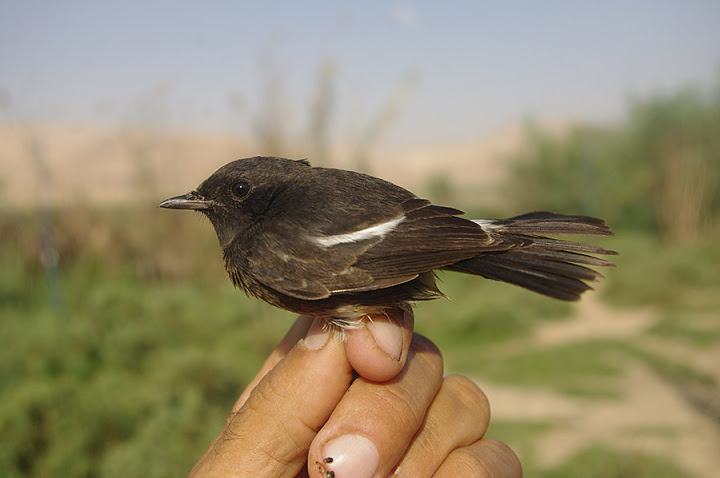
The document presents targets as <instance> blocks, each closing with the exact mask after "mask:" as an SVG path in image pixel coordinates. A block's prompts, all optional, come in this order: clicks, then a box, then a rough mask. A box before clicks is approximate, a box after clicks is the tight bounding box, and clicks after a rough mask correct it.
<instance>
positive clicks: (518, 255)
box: [447, 212, 617, 301]
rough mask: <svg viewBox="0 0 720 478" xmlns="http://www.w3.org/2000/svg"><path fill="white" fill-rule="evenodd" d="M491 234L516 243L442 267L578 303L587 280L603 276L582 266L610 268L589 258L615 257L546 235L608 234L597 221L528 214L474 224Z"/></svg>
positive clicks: (613, 253) (547, 214)
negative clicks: (512, 245) (512, 246)
mask: <svg viewBox="0 0 720 478" xmlns="http://www.w3.org/2000/svg"><path fill="white" fill-rule="evenodd" d="M475 222H476V223H477V224H479V225H480V226H482V227H483V229H485V231H486V232H488V233H489V234H490V235H491V236H503V237H505V238H509V239H511V240H513V242H517V243H519V244H522V245H520V246H519V247H516V248H511V249H509V250H506V251H496V252H487V253H483V254H482V255H478V256H476V257H473V258H472V259H467V260H464V261H461V262H458V263H456V264H453V265H451V266H449V267H447V269H450V270H454V271H459V272H465V273H467V274H475V275H479V276H483V277H487V278H489V279H495V280H499V281H503V282H508V283H510V284H515V285H519V286H520V287H524V288H526V289H529V290H532V291H534V292H538V293H540V294H544V295H547V296H549V297H553V298H556V299H560V300H567V301H573V300H578V299H579V298H580V295H581V294H582V293H583V292H585V291H586V290H591V289H592V287H590V286H589V285H588V284H587V282H589V281H593V280H595V279H598V278H601V277H603V275H602V274H600V273H599V272H597V271H595V270H593V269H590V268H589V267H586V266H600V267H606V266H613V265H614V264H613V263H612V262H609V261H607V260H605V259H601V258H598V257H594V256H591V255H589V254H601V255H616V254H617V252H615V251H611V250H609V249H605V248H603V247H600V246H596V245H593V244H586V243H582V242H574V241H564V240H560V239H553V238H551V237H548V236H551V235H591V236H611V235H613V232H612V231H611V230H610V228H609V227H608V226H607V225H606V224H605V221H603V220H602V219H596V218H594V217H587V216H565V215H562V214H554V213H550V212H532V213H529V214H523V215H522V216H517V217H513V218H510V219H501V220H478V221H475Z"/></svg>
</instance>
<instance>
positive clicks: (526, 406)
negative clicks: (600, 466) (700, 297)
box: [481, 296, 720, 477]
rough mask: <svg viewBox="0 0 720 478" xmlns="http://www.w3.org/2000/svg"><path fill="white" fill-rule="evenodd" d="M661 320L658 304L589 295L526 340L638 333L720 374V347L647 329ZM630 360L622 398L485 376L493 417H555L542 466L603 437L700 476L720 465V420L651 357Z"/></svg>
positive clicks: (550, 342) (537, 343) (547, 343)
mask: <svg viewBox="0 0 720 478" xmlns="http://www.w3.org/2000/svg"><path fill="white" fill-rule="evenodd" d="M655 320H656V317H655V315H654V314H653V312H652V311H651V310H636V311H628V310H615V309H612V308H609V307H607V306H606V305H604V304H603V303H602V302H600V301H599V300H598V299H596V298H595V297H594V296H589V297H586V298H585V299H584V300H583V302H582V304H581V306H580V307H579V309H578V313H577V315H576V317H575V318H574V319H573V320H571V321H563V322H560V323H550V324H547V325H545V326H542V327H539V328H538V330H537V331H536V334H535V335H534V337H533V338H532V339H531V340H529V341H526V342H525V344H527V343H531V344H533V347H538V348H546V347H554V346H558V345H562V344H566V343H571V342H578V341H582V340H587V339H591V338H593V339H597V338H612V339H621V340H632V341H633V343H639V344H641V345H642V346H643V347H647V348H649V349H651V350H654V351H655V352H657V353H659V354H661V355H663V356H670V357H671V358H674V359H680V360H679V361H680V362H682V363H688V364H690V365H691V366H693V367H696V368H697V369H698V371H701V372H703V373H712V374H715V376H718V377H720V348H718V347H715V348H711V349H709V350H700V351H698V350H695V349H692V348H690V347H687V346H680V345H678V344H674V345H673V346H672V347H670V346H668V344H667V343H664V342H663V341H659V340H657V339H654V338H652V337H648V336H647V335H646V334H645V333H644V332H645V330H647V329H648V327H649V326H651V325H652V324H653V323H654V322H655ZM518 348H519V347H518ZM624 367H625V370H624V373H623V375H622V376H621V377H620V378H619V379H617V381H616V383H614V387H613V388H614V389H615V390H619V391H620V396H619V397H617V398H609V399H594V398H592V399H591V398H578V397H572V396H567V395H562V394H559V393H553V392H551V391H546V390H538V389H534V388H528V387H518V386H508V385H500V384H493V383H487V382H486V381H481V385H482V387H483V389H484V390H485V391H486V393H487V394H488V396H489V398H490V402H491V403H492V405H493V419H494V420H501V421H506V422H520V423H522V422H535V423H537V422H543V423H550V424H553V426H551V427H549V429H548V430H547V431H545V432H542V433H541V434H540V438H539V439H538V440H537V441H536V442H535V443H534V448H535V449H534V450H533V456H534V457H536V459H537V460H538V464H539V465H540V466H542V467H553V466H557V465H559V464H561V463H563V462H564V461H566V460H568V459H569V458H571V457H572V456H573V455H575V454H577V453H578V452H580V451H582V450H583V449H585V448H588V447H590V446H592V445H596V444H599V445H604V446H610V447H614V448H616V449H618V450H619V451H621V452H623V453H632V452H646V453H652V454H654V455H657V456H662V457H665V458H667V459H670V460H672V461H674V462H676V463H678V464H679V465H680V466H682V467H684V468H685V469H687V470H688V471H690V472H692V473H693V474H694V475H695V476H698V477H706V476H710V475H709V474H708V473H709V471H708V470H720V420H717V419H716V420H713V419H712V418H711V417H709V416H708V414H707V413H703V411H702V410H699V409H698V407H697V406H693V404H692V403H690V402H689V401H688V399H687V396H684V394H683V393H682V392H683V390H679V389H678V387H677V384H673V383H670V382H669V381H667V380H665V379H663V378H662V377H660V376H658V375H657V374H656V373H655V372H654V371H653V370H651V369H649V368H648V367H647V366H646V365H644V364H642V363H639V362H636V361H628V362H627V363H626V364H625V365H624ZM718 398H719V399H720V397H718ZM718 418H720V417H718Z"/></svg>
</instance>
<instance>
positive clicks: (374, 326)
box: [367, 320, 403, 361]
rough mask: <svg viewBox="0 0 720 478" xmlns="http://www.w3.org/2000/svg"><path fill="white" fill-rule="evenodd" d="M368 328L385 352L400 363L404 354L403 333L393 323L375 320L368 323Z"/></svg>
mask: <svg viewBox="0 0 720 478" xmlns="http://www.w3.org/2000/svg"><path fill="white" fill-rule="evenodd" d="M367 328H368V330H369V331H370V333H371V334H372V335H373V337H375V342H377V344H378V346H379V347H380V348H381V349H383V351H384V352H385V353H386V354H388V355H389V356H390V357H392V358H393V359H394V360H397V361H399V360H400V355H401V354H402V346H403V331H402V329H401V328H400V327H399V326H398V325H397V324H395V323H393V322H392V321H390V322H388V321H385V320H373V321H370V322H368V324H367Z"/></svg>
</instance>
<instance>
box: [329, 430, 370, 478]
mask: <svg viewBox="0 0 720 478" xmlns="http://www.w3.org/2000/svg"><path fill="white" fill-rule="evenodd" d="M322 452H323V467H324V468H325V469H326V470H328V471H330V472H332V473H333V474H332V475H330V476H334V477H335V478H348V477H350V478H365V477H372V476H373V475H374V474H375V472H376V471H377V467H378V464H379V463H380V454H379V453H378V449H377V447H376V446H375V444H374V443H373V442H371V441H370V440H368V439H367V438H365V437H364V436H361V435H342V436H340V437H338V438H335V439H333V440H330V441H329V442H327V443H326V444H325V446H324V447H323V449H322Z"/></svg>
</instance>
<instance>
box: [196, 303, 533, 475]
mask: <svg viewBox="0 0 720 478" xmlns="http://www.w3.org/2000/svg"><path fill="white" fill-rule="evenodd" d="M412 327H413V317H412V314H411V313H408V312H406V313H401V312H397V313H394V314H391V316H390V317H372V318H371V320H370V321H368V322H367V323H366V326H365V327H361V328H358V329H353V330H350V331H346V332H344V336H343V333H339V332H337V331H335V330H332V329H328V328H327V327H325V326H324V322H323V321H322V320H320V319H315V320H313V319H312V318H310V317H304V316H301V317H299V318H298V319H297V321H296V322H295V324H294V325H293V326H292V327H291V329H290V331H289V332H288V333H287V335H286V336H285V338H284V339H283V340H282V342H281V343H280V344H279V345H278V346H277V348H276V349H275V350H274V351H273V352H272V353H271V354H270V356H269V357H268V359H267V360H266V362H265V364H264V365H263V367H262V368H261V369H260V371H259V372H258V374H257V376H256V377H255V378H254V379H253V380H252V381H251V383H250V384H249V385H248V387H247V388H246V389H245V391H244V392H243V393H242V394H241V395H240V398H239V399H238V400H237V402H236V404H235V406H234V407H233V411H232V413H231V414H230V416H229V417H228V420H227V423H226V426H225V428H224V429H223V431H222V432H221V433H220V435H218V437H217V438H216V439H215V440H214V441H213V442H212V443H211V445H210V447H209V448H208V449H207V450H206V452H205V454H204V455H203V456H202V457H201V459H200V460H199V461H198V463H197V464H196V465H195V467H194V468H193V469H192V471H191V472H190V476H192V477H206V476H207V477H209V476H278V477H295V476H310V477H324V478H327V477H336V478H345V477H371V476H377V477H380V476H388V475H395V476H409V477H422V476H481V477H520V476H522V470H521V467H520V463H519V461H518V459H517V456H516V455H515V453H514V452H513V451H512V450H511V449H510V448H509V447H507V445H505V444H503V443H501V442H499V441H497V440H493V439H488V438H484V435H485V431H486V429H487V425H488V422H489V418H490V411H489V403H488V400H487V398H486V397H485V395H484V394H483V392H482V391H481V390H480V389H479V388H478V387H477V386H476V385H475V384H474V383H473V382H472V381H470V380H469V379H467V378H465V377H461V376H457V375H450V376H447V377H443V364H442V356H441V354H440V352H439V350H438V349H437V347H436V346H435V345H434V344H433V343H432V342H431V341H430V340H428V339H427V338H425V337H423V336H421V335H419V334H413V333H412Z"/></svg>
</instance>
